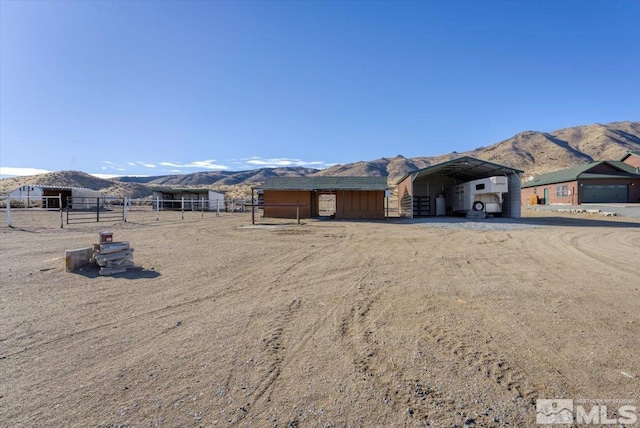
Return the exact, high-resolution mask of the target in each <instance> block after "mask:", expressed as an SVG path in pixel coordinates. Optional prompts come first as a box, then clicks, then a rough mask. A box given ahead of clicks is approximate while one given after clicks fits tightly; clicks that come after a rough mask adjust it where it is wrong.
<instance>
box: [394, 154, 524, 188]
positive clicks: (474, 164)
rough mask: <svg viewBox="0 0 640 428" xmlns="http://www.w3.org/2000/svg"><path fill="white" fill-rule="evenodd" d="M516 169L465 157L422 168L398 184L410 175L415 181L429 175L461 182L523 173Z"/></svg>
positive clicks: (406, 175)
mask: <svg viewBox="0 0 640 428" xmlns="http://www.w3.org/2000/svg"><path fill="white" fill-rule="evenodd" d="M523 172H524V171H521V170H519V169H516V168H511V167H509V166H505V165H498V164H497V163H493V162H488V161H485V160H482V159H476V158H472V157H470V156H463V157H460V158H457V159H452V160H450V161H447V162H442V163H439V164H436V165H430V166H428V167H426V168H422V169H419V170H416V171H412V172H409V173H407V174H405V175H404V177H402V178H401V179H400V180H398V183H401V182H403V181H404V180H406V179H407V177H409V176H410V175H413V176H414V177H413V180H416V179H417V178H420V177H423V176H427V175H436V174H437V175H444V176H447V177H451V178H455V179H458V180H461V181H470V180H476V179H478V178H485V177H491V176H493V175H503V174H513V173H523Z"/></svg>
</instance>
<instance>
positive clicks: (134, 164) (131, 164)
mask: <svg viewBox="0 0 640 428" xmlns="http://www.w3.org/2000/svg"><path fill="white" fill-rule="evenodd" d="M127 165H129V166H136V163H135V162H127Z"/></svg>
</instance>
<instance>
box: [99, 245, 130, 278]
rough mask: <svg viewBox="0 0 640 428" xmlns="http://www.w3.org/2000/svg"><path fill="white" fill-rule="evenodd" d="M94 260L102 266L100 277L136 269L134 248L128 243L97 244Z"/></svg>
mask: <svg viewBox="0 0 640 428" xmlns="http://www.w3.org/2000/svg"><path fill="white" fill-rule="evenodd" d="M93 258H94V260H95V262H96V263H97V264H98V266H100V275H112V274H114V273H123V272H126V271H127V269H129V268H132V267H135V264H134V263H133V248H131V247H130V246H129V243H128V242H110V243H106V244H95V245H94V246H93Z"/></svg>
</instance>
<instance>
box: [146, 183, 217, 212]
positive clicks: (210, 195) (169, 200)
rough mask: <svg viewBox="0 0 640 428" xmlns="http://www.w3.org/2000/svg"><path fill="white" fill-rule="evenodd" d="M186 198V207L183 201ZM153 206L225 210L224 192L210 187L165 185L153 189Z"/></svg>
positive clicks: (158, 208)
mask: <svg viewBox="0 0 640 428" xmlns="http://www.w3.org/2000/svg"><path fill="white" fill-rule="evenodd" d="M183 199H184V207H183V206H182V201H183ZM153 207H154V209H156V210H158V211H163V210H181V209H183V208H184V209H185V210H198V211H199V210H201V209H203V208H204V210H205V211H216V210H218V209H219V210H224V209H225V206H224V193H220V192H215V191H213V190H209V189H198V188H195V189H185V188H172V187H163V188H155V189H154V191H153Z"/></svg>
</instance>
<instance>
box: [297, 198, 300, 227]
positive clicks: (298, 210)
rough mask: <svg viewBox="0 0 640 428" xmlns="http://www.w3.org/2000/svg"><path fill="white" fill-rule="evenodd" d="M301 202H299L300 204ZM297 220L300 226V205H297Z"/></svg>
mask: <svg viewBox="0 0 640 428" xmlns="http://www.w3.org/2000/svg"><path fill="white" fill-rule="evenodd" d="M299 203H300V202H298V204H299ZM296 220H297V221H298V224H300V205H296Z"/></svg>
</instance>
